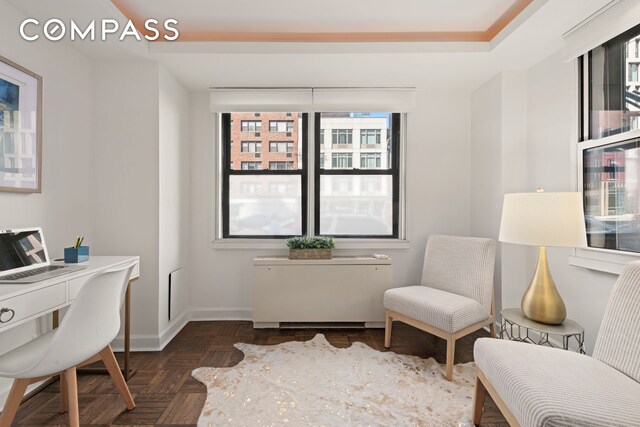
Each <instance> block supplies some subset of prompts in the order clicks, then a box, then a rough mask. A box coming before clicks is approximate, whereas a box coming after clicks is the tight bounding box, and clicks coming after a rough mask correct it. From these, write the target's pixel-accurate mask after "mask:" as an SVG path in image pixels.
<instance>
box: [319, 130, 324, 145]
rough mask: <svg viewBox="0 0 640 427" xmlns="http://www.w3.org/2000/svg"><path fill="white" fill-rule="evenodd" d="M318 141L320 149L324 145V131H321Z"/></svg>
mask: <svg viewBox="0 0 640 427" xmlns="http://www.w3.org/2000/svg"><path fill="white" fill-rule="evenodd" d="M318 141H319V142H320V147H322V146H323V145H324V129H320V133H319V134H318Z"/></svg>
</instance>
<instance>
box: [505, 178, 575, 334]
mask: <svg viewBox="0 0 640 427" xmlns="http://www.w3.org/2000/svg"><path fill="white" fill-rule="evenodd" d="M499 239H500V241H501V242H505V243H517V244H521V245H535V246H539V247H540V250H539V255H538V266H537V267H536V272H535V274H534V275H533V279H532V280H531V283H530V284H529V287H528V288H527V291H526V292H525V293H524V296H523V297H522V303H521V308H522V312H523V313H524V315H525V316H527V317H528V318H529V319H531V320H535V321H536V322H540V323H546V324H549V325H558V324H560V323H562V322H563V321H564V319H566V317H567V309H566V308H565V305H564V301H562V297H561V296H560V293H559V292H558V289H557V288H556V285H555V283H554V282H553V278H552V277H551V272H550V271H549V265H548V264H547V246H562V247H585V246H587V237H586V231H585V224H584V213H583V208H582V197H581V195H580V193H545V192H544V190H540V189H539V190H538V191H537V192H535V193H512V194H505V196H504V205H503V207H502V221H501V223H500V237H499Z"/></svg>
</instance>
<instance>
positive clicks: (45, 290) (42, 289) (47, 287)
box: [0, 256, 140, 379]
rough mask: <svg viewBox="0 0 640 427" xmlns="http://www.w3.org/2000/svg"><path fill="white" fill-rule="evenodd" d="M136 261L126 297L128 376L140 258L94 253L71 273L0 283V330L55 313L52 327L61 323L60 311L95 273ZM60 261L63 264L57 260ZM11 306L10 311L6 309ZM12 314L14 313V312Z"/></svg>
mask: <svg viewBox="0 0 640 427" xmlns="http://www.w3.org/2000/svg"><path fill="white" fill-rule="evenodd" d="M131 261H136V265H135V267H134V269H133V272H132V273H131V278H130V280H129V286H128V287H127V293H126V297H125V316H124V335H125V336H124V372H123V374H124V377H125V379H129V350H130V336H131V329H130V328H131V326H130V319H129V318H130V307H131V302H130V301H131V289H130V288H131V282H133V281H134V280H136V279H138V277H139V276H140V257H137V256H91V257H90V258H89V261H87V262H83V263H79V264H72V265H78V266H82V267H85V268H84V269H82V270H79V271H74V272H72V273H69V274H65V275H62V276H58V277H54V278H51V279H47V280H42V281H40V282H36V283H29V284H24V285H5V284H0V310H2V311H4V312H3V313H2V315H0V333H1V332H3V331H6V330H8V329H10V328H13V327H16V326H18V325H21V324H23V323H26V322H29V321H31V320H34V319H37V318H39V317H41V316H44V315H45V314H49V313H53V326H54V327H57V326H58V310H59V309H61V308H64V307H67V306H69V305H71V304H72V303H73V301H74V300H75V299H76V296H77V295H78V292H79V291H80V289H81V288H82V286H83V285H84V284H85V283H86V282H87V280H88V279H89V277H91V276H92V275H93V274H95V273H97V272H99V271H103V270H107V269H110V268H113V267H116V266H119V265H123V264H127V263H129V262H131ZM54 264H61V263H54ZM4 309H9V310H10V311H5V310H4ZM12 313H13V316H11V314H12Z"/></svg>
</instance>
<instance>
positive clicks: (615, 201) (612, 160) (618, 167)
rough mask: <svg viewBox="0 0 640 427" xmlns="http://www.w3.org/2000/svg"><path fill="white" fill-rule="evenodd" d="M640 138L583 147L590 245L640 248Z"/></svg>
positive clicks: (633, 249) (585, 198)
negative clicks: (587, 147) (594, 146)
mask: <svg viewBox="0 0 640 427" xmlns="http://www.w3.org/2000/svg"><path fill="white" fill-rule="evenodd" d="M639 157H640V140H638V139H635V140H632V141H625V142H621V143H618V144H611V145H607V146H605V147H597V148H592V149H588V150H585V151H584V155H583V166H584V172H583V173H584V175H583V186H584V189H583V190H584V203H585V206H584V211H585V221H586V226H587V241H588V244H589V246H591V247H595V248H604V249H617V250H623V251H631V252H640V215H639V214H640V187H639V186H638V175H639V174H640V158H639Z"/></svg>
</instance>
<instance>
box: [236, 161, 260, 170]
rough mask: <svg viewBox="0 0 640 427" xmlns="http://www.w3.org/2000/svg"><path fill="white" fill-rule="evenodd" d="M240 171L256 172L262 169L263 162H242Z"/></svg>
mask: <svg viewBox="0 0 640 427" xmlns="http://www.w3.org/2000/svg"><path fill="white" fill-rule="evenodd" d="M240 169H242V170H243V171H254V170H260V169H262V162H240Z"/></svg>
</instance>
